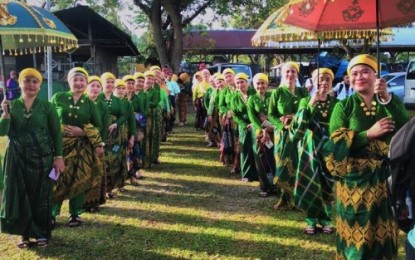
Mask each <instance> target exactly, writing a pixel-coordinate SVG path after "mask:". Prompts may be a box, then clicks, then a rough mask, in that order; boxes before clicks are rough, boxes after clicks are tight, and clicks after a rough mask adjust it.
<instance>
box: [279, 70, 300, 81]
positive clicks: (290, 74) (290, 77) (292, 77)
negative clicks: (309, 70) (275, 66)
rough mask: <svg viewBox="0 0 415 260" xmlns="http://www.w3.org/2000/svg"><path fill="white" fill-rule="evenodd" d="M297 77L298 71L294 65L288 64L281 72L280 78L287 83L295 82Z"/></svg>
mask: <svg viewBox="0 0 415 260" xmlns="http://www.w3.org/2000/svg"><path fill="white" fill-rule="evenodd" d="M297 77H298V73H297V70H296V69H295V68H294V67H291V66H288V67H287V68H286V69H285V70H283V72H282V78H283V79H284V82H286V83H287V84H295V81H296V79H297Z"/></svg>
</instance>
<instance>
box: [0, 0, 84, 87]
mask: <svg viewBox="0 0 415 260" xmlns="http://www.w3.org/2000/svg"><path fill="white" fill-rule="evenodd" d="M0 36H1V37H0V73H1V76H2V78H1V79H0V82H1V84H3V88H4V85H5V84H4V82H3V79H5V73H4V62H3V55H6V54H8V55H14V56H17V55H24V54H31V53H39V52H43V51H46V47H47V46H51V47H52V48H53V50H54V51H59V52H63V51H67V50H69V49H73V48H76V47H77V39H76V37H75V36H74V35H73V34H72V33H71V31H70V30H69V29H68V28H67V27H66V26H65V25H64V24H63V23H62V22H61V21H60V20H59V19H58V18H57V17H56V16H54V15H53V14H52V13H50V12H48V11H46V10H44V9H42V8H40V7H36V6H29V5H26V4H25V3H22V2H17V1H6V2H2V3H0Z"/></svg>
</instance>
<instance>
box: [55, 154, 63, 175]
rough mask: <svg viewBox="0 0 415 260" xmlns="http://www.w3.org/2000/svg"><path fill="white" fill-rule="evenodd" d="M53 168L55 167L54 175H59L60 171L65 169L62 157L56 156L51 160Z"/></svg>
mask: <svg viewBox="0 0 415 260" xmlns="http://www.w3.org/2000/svg"><path fill="white" fill-rule="evenodd" d="M53 168H54V169H55V172H56V175H59V174H60V173H61V172H63V171H65V162H64V161H63V158H62V157H57V158H55V160H53Z"/></svg>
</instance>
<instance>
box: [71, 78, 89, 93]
mask: <svg viewBox="0 0 415 260" xmlns="http://www.w3.org/2000/svg"><path fill="white" fill-rule="evenodd" d="M87 84H88V82H87V80H86V77H85V76H83V75H75V76H73V77H72V78H71V79H70V80H69V86H70V88H71V91H72V93H77V94H79V93H84V91H85V89H86V86H87Z"/></svg>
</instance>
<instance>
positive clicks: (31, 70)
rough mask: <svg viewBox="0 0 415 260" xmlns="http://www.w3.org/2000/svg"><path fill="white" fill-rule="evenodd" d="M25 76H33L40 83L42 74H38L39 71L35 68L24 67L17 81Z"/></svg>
mask: <svg viewBox="0 0 415 260" xmlns="http://www.w3.org/2000/svg"><path fill="white" fill-rule="evenodd" d="M27 77H34V78H36V79H37V80H39V82H40V83H42V80H43V77H42V74H40V72H39V71H38V70H37V69H35V68H26V69H24V70H22V71H21V72H20V74H19V79H18V80H17V81H18V82H19V83H20V82H21V81H22V80H23V79H24V78H27Z"/></svg>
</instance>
